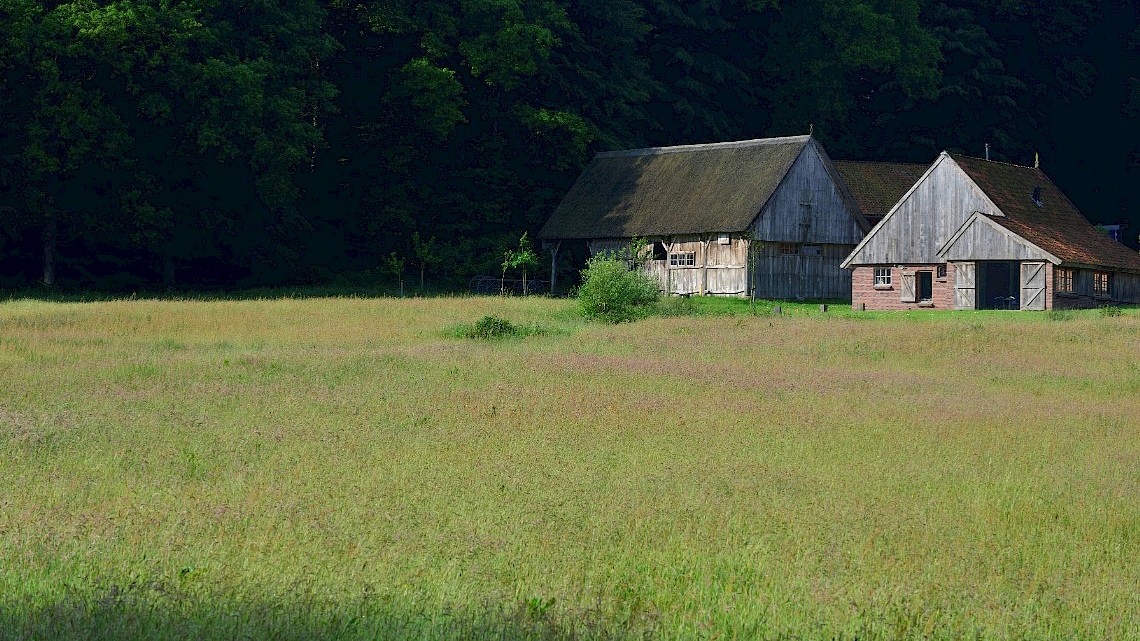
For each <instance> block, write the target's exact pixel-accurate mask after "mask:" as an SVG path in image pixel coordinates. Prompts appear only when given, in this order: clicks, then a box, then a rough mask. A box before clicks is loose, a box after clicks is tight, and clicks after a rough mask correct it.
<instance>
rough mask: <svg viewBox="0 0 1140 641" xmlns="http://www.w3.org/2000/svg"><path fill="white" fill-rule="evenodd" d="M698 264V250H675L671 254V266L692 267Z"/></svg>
mask: <svg viewBox="0 0 1140 641" xmlns="http://www.w3.org/2000/svg"><path fill="white" fill-rule="evenodd" d="M696 264H697V253H696V252H673V253H671V254H669V266H670V267H692V266H694V265H696Z"/></svg>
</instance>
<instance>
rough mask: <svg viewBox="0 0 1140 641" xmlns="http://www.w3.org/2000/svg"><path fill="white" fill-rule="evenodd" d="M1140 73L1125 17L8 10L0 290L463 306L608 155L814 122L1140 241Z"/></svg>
mask: <svg viewBox="0 0 1140 641" xmlns="http://www.w3.org/2000/svg"><path fill="white" fill-rule="evenodd" d="M1138 53H1140V28H1138V27H1137V9H1136V7H1135V5H1134V4H1133V3H1131V2H1126V1H1125V0H1118V1H1117V2H1115V3H1108V4H1105V3H1102V2H1092V1H1091V0H1058V1H1057V2H1049V3H1041V2H1037V1H1035V0H999V1H998V2H993V1H986V2H983V1H981V0H928V1H920V0H802V1H797V2H777V1H776V0H695V1H694V0H684V1H682V0H450V1H445V0H362V1H360V2H354V1H353V0H330V1H327V2H318V1H317V0H290V1H288V2H270V1H267V0H240V1H239V0H114V1H106V0H77V1H72V2H34V1H31V0H0V74H2V75H0V285H7V286H16V287H19V286H29V285H32V284H34V283H36V282H41V283H46V284H58V285H62V286H67V287H97V288H136V287H161V286H177V287H229V286H250V285H273V284H283V283H293V284H298V283H299V284H322V283H337V282H344V283H353V282H357V283H363V282H365V281H368V282H375V281H376V280H378V279H380V278H382V277H383V276H382V274H383V271H384V269H385V265H388V266H393V265H396V266H398V265H401V264H403V263H402V262H400V261H401V260H404V259H406V264H407V265H408V266H409V267H410V268H411V267H413V266H418V267H423V268H424V269H425V270H426V271H427V279H428V280H429V281H432V282H434V283H436V284H437V285H438V286H455V285H457V284H460V283H463V282H465V281H466V280H467V279H468V278H469V277H471V276H472V275H475V274H495V273H497V271H498V267H499V265H500V263H501V262H502V259H503V258H502V257H503V250H504V249H505V248H507V247H511V246H514V244H515V243H517V241H518V238H519V236H520V235H521V234H522V233H523V232H524V231H529V232H530V233H531V234H532V235H533V233H534V232H535V231H536V230H537V228H538V227H540V226H541V224H542V223H543V222H544V220H545V218H546V216H547V215H548V214H549V212H550V211H551V209H552V208H553V207H554V206H555V205H556V204H557V202H558V200H559V199H560V198H561V196H562V194H563V193H564V191H565V190H566V189H567V187H568V186H569V184H570V183H571V182H572V181H573V179H574V178H575V177H576V175H577V173H578V171H579V170H580V169H581V167H582V166H583V165H584V163H585V162H587V161H588V159H589V158H590V156H591V155H592V154H593V153H595V152H596V151H599V150H604V149H613V148H622V147H635V146H645V145H667V144H681V143H691V142H705V141H714V140H729V139H740V138H752V137H762V136H772V135H789V134H800V133H806V132H807V130H808V127H809V124H810V125H811V126H813V127H814V132H815V134H816V136H817V137H819V138H820V139H821V140H822V141H823V142H824V144H825V145H826V146H827V148H828V149H829V151H830V152H831V153H832V155H834V156H836V157H844V158H868V159H888V160H907V161H915V162H929V161H931V160H932V159H933V158H934V156H935V155H936V154H937V153H938V151H940V150H942V149H953V150H962V151H966V152H971V153H975V154H980V153H981V150H982V149H983V145H984V143H986V142H990V143H992V144H993V146H994V150H995V154H996V157H997V158H999V159H1008V160H1012V161H1014V162H1019V163H1028V162H1031V161H1032V158H1033V154H1034V152H1037V151H1040V152H1041V153H1042V156H1043V166H1045V167H1046V168H1047V169H1049V173H1050V174H1051V175H1053V176H1054V177H1055V178H1056V179H1058V182H1060V183H1061V187H1062V188H1063V189H1066V190H1067V191H1069V192H1070V194H1071V195H1072V196H1073V197H1074V200H1077V201H1078V202H1079V203H1080V204H1081V206H1082V208H1083V209H1085V211H1086V213H1088V214H1090V217H1093V218H1095V219H1097V220H1094V222H1111V220H1112V219H1115V218H1116V217H1118V216H1120V215H1121V214H1122V212H1124V211H1127V209H1128V207H1129V206H1131V207H1133V208H1135V207H1136V206H1137V203H1136V201H1135V199H1133V200H1132V201H1131V202H1129V201H1128V199H1129V198H1133V197H1132V196H1131V194H1129V193H1128V191H1129V190H1128V189H1127V187H1126V185H1127V184H1128V182H1129V180H1131V181H1132V182H1135V178H1136V177H1137V172H1140V151H1138V149H1137V146H1136V145H1137V143H1136V136H1135V130H1136V117H1137V116H1138V115H1140V80H1138V79H1137V77H1136V76H1137V69H1138V68H1140V65H1138V64H1137V60H1136V57H1137V55H1138ZM1129 126H1131V127H1132V129H1131V130H1130V131H1132V132H1133V133H1132V135H1131V136H1128V135H1122V133H1121V132H1113V131H1106V130H1105V128H1106V127H1117V128H1121V129H1126V128H1127V127H1129ZM1106 172H1107V175H1106ZM1065 177H1068V180H1069V182H1068V183H1066V182H1065V180H1063V178H1065ZM1090 203H1091V204H1092V205H1093V206H1091V207H1090ZM1090 209H1094V211H1090ZM413 238H415V239H418V241H419V242H418V244H416V245H415V246H413ZM433 238H434V239H435V241H434V242H433V243H431V245H430V247H429V245H428V242H429V241H430V239H433ZM417 249H418V250H419V251H417ZM425 251H427V252H428V253H427V254H426V256H427V258H425V254H424V252H425ZM393 252H395V255H396V257H397V258H399V259H400V260H396V261H393V260H392V256H393ZM418 267H417V269H418ZM389 280H390V282H392V283H395V282H396V278H395V276H391V278H390V279H389Z"/></svg>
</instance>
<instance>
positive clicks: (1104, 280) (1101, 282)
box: [1093, 272, 1111, 296]
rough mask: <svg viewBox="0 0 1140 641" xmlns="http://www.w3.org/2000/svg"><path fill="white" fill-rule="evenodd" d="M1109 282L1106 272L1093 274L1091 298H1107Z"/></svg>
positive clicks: (1108, 275)
mask: <svg viewBox="0 0 1140 641" xmlns="http://www.w3.org/2000/svg"><path fill="white" fill-rule="evenodd" d="M1110 280H1111V279H1110V274H1109V273H1108V272H1093V296H1108V290H1109V286H1110V285H1111V282H1110Z"/></svg>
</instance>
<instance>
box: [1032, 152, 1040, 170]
mask: <svg viewBox="0 0 1140 641" xmlns="http://www.w3.org/2000/svg"><path fill="white" fill-rule="evenodd" d="M1033 168H1034V169H1041V154H1039V153H1037V152H1036V151H1035V152H1033Z"/></svg>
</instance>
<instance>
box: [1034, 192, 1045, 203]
mask: <svg viewBox="0 0 1140 641" xmlns="http://www.w3.org/2000/svg"><path fill="white" fill-rule="evenodd" d="M1033 204H1034V205H1037V206H1038V207H1044V206H1045V201H1043V200H1041V188H1040V187H1034V188H1033Z"/></svg>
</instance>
